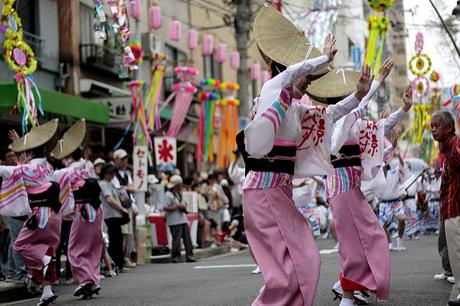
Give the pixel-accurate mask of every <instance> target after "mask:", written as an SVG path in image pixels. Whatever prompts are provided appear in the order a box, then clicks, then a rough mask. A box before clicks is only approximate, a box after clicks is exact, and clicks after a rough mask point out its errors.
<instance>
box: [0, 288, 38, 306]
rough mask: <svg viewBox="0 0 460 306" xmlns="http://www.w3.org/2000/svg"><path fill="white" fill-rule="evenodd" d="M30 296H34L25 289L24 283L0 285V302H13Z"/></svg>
mask: <svg viewBox="0 0 460 306" xmlns="http://www.w3.org/2000/svg"><path fill="white" fill-rule="evenodd" d="M32 297H34V295H32V294H30V293H29V291H27V287H26V285H25V284H24V285H17V284H11V286H8V287H0V303H8V302H14V301H18V300H22V299H26V298H32Z"/></svg>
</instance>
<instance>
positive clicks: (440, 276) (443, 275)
mask: <svg viewBox="0 0 460 306" xmlns="http://www.w3.org/2000/svg"><path fill="white" fill-rule="evenodd" d="M450 276H452V275H447V274H446V273H440V274H435V275H434V279H435V280H445V279H447V278H449V277H450Z"/></svg>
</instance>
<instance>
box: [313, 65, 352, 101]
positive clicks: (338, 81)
mask: <svg viewBox="0 0 460 306" xmlns="http://www.w3.org/2000/svg"><path fill="white" fill-rule="evenodd" d="M359 77H360V73H359V72H356V71H352V70H343V69H339V70H338V69H333V70H332V71H331V72H329V73H328V74H326V75H325V76H323V77H322V78H320V79H318V80H316V81H313V82H312V83H311V84H310V85H309V86H308V87H307V94H308V96H309V97H310V98H312V99H313V100H315V101H318V102H321V103H327V104H334V103H336V102H338V101H340V99H341V98H342V97H346V96H348V95H350V94H351V93H353V92H354V91H355V90H356V84H357V83H358V80H359Z"/></svg>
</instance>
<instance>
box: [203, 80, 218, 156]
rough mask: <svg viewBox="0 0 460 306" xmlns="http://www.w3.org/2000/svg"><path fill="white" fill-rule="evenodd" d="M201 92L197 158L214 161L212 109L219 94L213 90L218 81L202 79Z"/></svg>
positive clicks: (216, 87) (216, 88)
mask: <svg viewBox="0 0 460 306" xmlns="http://www.w3.org/2000/svg"><path fill="white" fill-rule="evenodd" d="M200 86H201V87H202V89H203V92H202V93H201V94H200V115H199V120H198V135H199V138H198V148H197V159H198V160H201V161H207V162H211V163H212V162H213V161H214V111H215V107H216V102H217V101H219V100H220V95H219V94H218V93H216V92H215V91H216V90H218V89H219V86H220V81H219V80H214V79H203V80H201V81H200Z"/></svg>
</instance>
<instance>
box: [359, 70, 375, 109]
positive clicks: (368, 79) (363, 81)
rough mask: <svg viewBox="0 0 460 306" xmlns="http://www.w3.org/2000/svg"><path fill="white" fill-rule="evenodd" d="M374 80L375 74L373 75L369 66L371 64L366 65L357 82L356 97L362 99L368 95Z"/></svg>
mask: <svg viewBox="0 0 460 306" xmlns="http://www.w3.org/2000/svg"><path fill="white" fill-rule="evenodd" d="M373 80H374V76H373V75H371V69H370V68H369V66H367V65H364V66H363V69H362V71H361V76H360V77H359V81H358V84H356V93H355V97H356V99H358V100H360V101H361V100H362V99H363V98H364V97H365V96H366V95H367V93H368V92H369V90H370V89H371V85H372V81H373Z"/></svg>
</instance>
